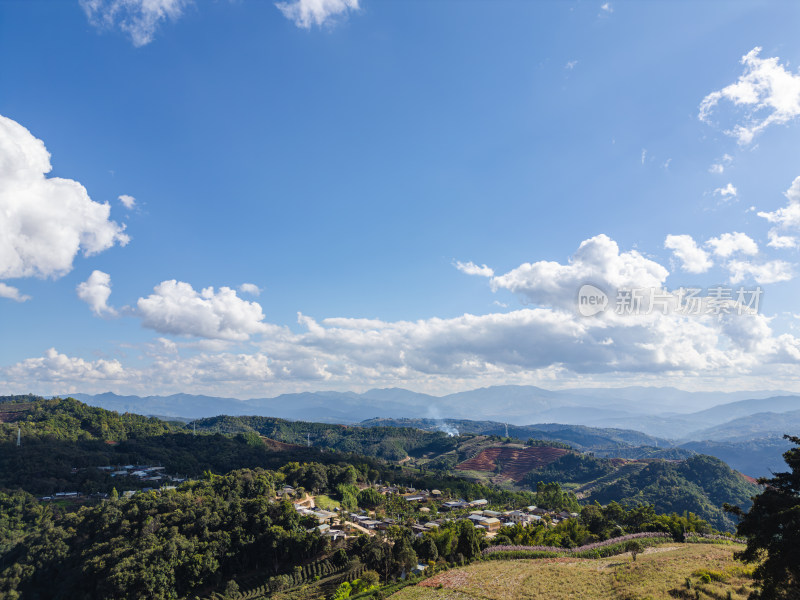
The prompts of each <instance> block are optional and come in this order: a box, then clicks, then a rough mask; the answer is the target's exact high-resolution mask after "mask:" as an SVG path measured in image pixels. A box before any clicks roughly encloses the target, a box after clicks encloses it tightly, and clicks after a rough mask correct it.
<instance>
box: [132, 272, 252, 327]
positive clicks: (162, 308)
mask: <svg viewBox="0 0 800 600" xmlns="http://www.w3.org/2000/svg"><path fill="white" fill-rule="evenodd" d="M153 291H154V293H153V294H150V295H149V296H148V297H147V298H139V300H138V302H137V314H138V315H139V316H140V317H141V318H142V325H143V326H144V327H147V328H148V329H153V330H155V331H158V332H160V333H169V334H174V335H183V336H192V337H200V338H210V339H219V340H234V341H245V340H247V339H249V338H250V336H251V335H253V334H256V333H263V332H265V331H266V325H265V324H264V323H262V321H263V320H264V313H263V312H262V309H261V305H260V304H258V303H257V302H247V301H246V300H242V299H241V298H239V297H238V296H237V295H236V291H235V290H233V289H231V288H228V287H221V288H220V289H219V292H215V291H214V288H213V287H207V288H204V289H203V290H202V291H200V292H196V291H195V290H194V289H193V288H192V286H191V285H190V284H188V283H184V282H182V281H176V280H174V279H172V280H169V281H162V282H161V283H160V284H158V285H157V286H156V287H155V288H154V290H153Z"/></svg>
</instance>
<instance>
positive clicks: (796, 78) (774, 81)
mask: <svg viewBox="0 0 800 600" xmlns="http://www.w3.org/2000/svg"><path fill="white" fill-rule="evenodd" d="M760 52H761V48H759V47H756V48H753V49H752V50H751V51H750V52H748V53H747V54H746V55H744V56H743V57H742V60H741V63H742V64H743V65H744V73H743V74H742V75H741V76H740V77H739V79H738V80H737V81H736V83H732V84H730V85H728V86H726V87H724V88H722V89H721V90H718V91H715V92H711V93H710V94H708V95H707V96H706V97H705V98H703V101H702V102H701V103H700V110H699V113H698V117H699V119H700V120H701V121H705V122H708V121H709V119H710V116H711V113H712V112H713V111H714V110H715V109H716V108H717V106H718V105H719V103H720V101H721V100H729V101H730V102H733V104H734V106H736V107H739V108H744V109H746V112H745V114H744V119H743V122H741V123H736V124H735V125H734V126H733V127H732V129H730V130H728V131H727V132H726V133H728V134H729V135H732V136H734V137H736V138H737V139H738V141H739V143H740V144H742V145H745V144H749V143H750V142H752V141H753V138H754V137H755V136H756V135H757V134H759V133H760V132H762V131H763V130H764V129H766V128H767V127H769V126H770V125H773V124H783V123H788V122H789V121H791V120H792V119H794V118H795V117H797V116H798V115H800V75H795V74H793V73H791V72H790V71H787V70H786V69H785V68H784V67H783V66H782V65H780V64H778V58H777V57H773V58H759V56H758V55H759V53H760Z"/></svg>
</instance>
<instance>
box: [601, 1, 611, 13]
mask: <svg viewBox="0 0 800 600" xmlns="http://www.w3.org/2000/svg"><path fill="white" fill-rule="evenodd" d="M600 10H602V11H603V12H607V13H609V14H610V13H613V12H614V7H613V6H611V3H610V2H606V3H604V4H601V5H600Z"/></svg>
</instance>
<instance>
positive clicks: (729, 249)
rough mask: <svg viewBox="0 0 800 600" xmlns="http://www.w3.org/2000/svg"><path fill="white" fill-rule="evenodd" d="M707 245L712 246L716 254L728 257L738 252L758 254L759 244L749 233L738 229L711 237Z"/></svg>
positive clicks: (750, 254) (751, 254)
mask: <svg viewBox="0 0 800 600" xmlns="http://www.w3.org/2000/svg"><path fill="white" fill-rule="evenodd" d="M706 246H711V248H712V251H713V252H714V254H716V255H717V256H719V257H722V258H728V257H729V256H732V255H733V254H736V253H737V252H741V253H742V254H747V255H749V256H754V255H756V254H758V244H756V243H755V242H754V241H753V239H752V238H751V237H750V236H749V235H747V234H745V233H740V232H738V231H734V232H733V233H723V234H722V235H721V236H719V237H715V238H711V239H710V240H708V241H707V242H706Z"/></svg>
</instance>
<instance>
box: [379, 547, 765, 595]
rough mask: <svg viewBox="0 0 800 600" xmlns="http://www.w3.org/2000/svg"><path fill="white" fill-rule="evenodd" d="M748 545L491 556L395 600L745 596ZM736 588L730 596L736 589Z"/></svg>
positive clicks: (747, 590) (749, 584) (748, 581)
mask: <svg viewBox="0 0 800 600" xmlns="http://www.w3.org/2000/svg"><path fill="white" fill-rule="evenodd" d="M741 548H742V546H734V545H725V546H723V545H713V544H670V545H668V546H660V547H655V548H649V549H648V550H647V551H646V552H645V553H644V554H640V555H639V556H638V557H637V560H636V561H635V562H634V561H633V560H631V556H630V555H629V554H626V555H618V556H613V557H609V558H605V559H579V558H568V557H564V558H554V559H540V560H508V561H485V562H478V563H475V564H472V565H470V566H468V567H464V568H461V569H453V570H450V571H446V572H443V573H440V574H438V575H435V576H433V577H431V578H430V579H426V580H424V581H423V582H421V583H419V584H418V585H415V586H412V587H407V588H405V589H403V590H401V591H399V592H397V593H396V594H394V595H392V596H390V598H391V600H539V599H541V600H567V599H570V600H574V599H584V598H586V599H592V600H627V599H630V598H650V599H652V600H673V599H675V598H679V599H680V598H685V599H686V600H689V599H693V598H704V599H711V598H719V599H724V598H731V599H733V600H744V599H745V598H747V596H748V594H749V593H750V591H751V590H752V589H753V587H752V583H753V582H752V579H750V577H749V569H748V568H747V567H745V566H743V565H742V564H741V563H737V562H736V561H734V560H733V552H734V550H741ZM729 593H730V595H728V594H729Z"/></svg>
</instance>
